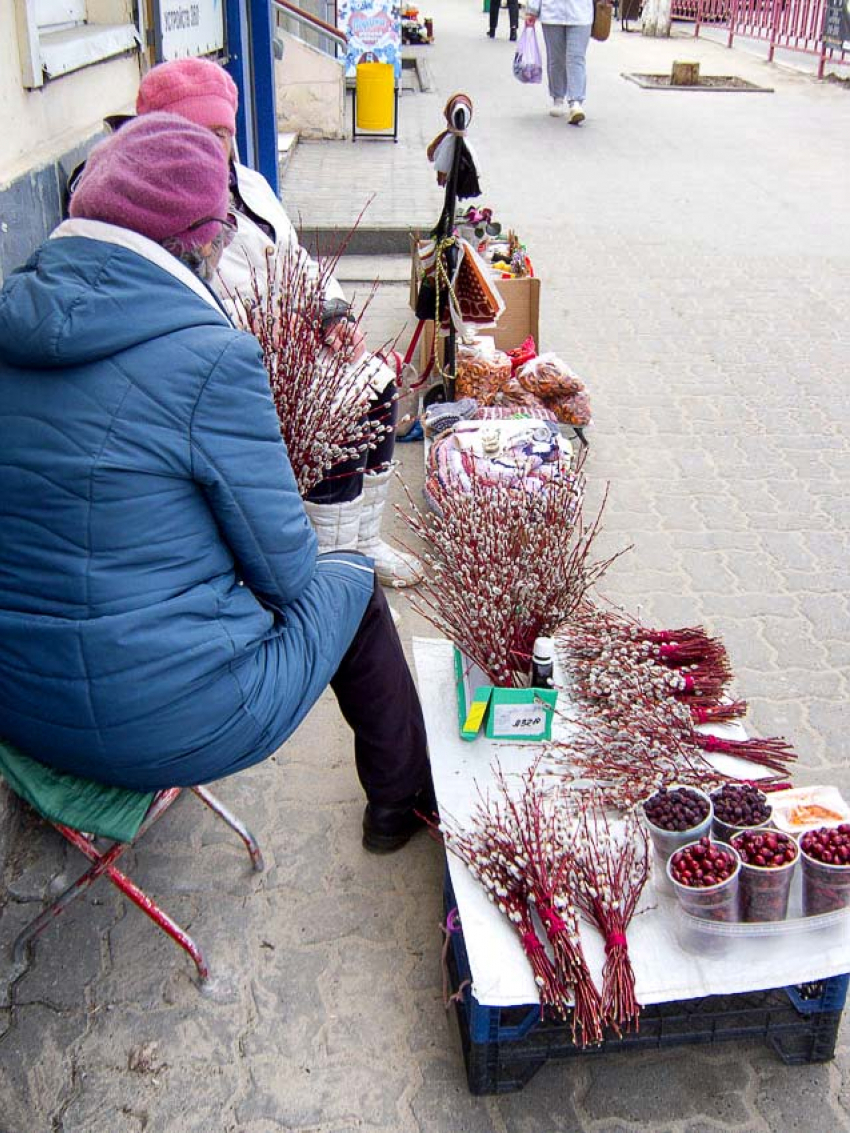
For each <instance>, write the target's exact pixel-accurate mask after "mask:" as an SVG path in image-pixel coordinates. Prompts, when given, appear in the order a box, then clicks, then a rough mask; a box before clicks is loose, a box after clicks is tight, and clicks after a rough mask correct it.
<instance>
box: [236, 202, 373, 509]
mask: <svg viewBox="0 0 850 1133" xmlns="http://www.w3.org/2000/svg"><path fill="white" fill-rule="evenodd" d="M362 215H363V214H362V212H361V216H362ZM359 221H360V217H358V219H357V221H356V222H355V225H354V228H353V229H352V230H351V232H350V233H349V234H348V237H347V238H346V239H344V240H343V242H342V244H341V245H340V248H339V250H338V251H337V252H336V253H335V254H334V255H331V256H327V257H322V258H320V259H319V261H318V263H316V261H311V260H310V258H309V257H308V256H307V255H306V253H305V252H304V250H303V248H301V246H300V245H299V244H297V243H292V244H288V245H287V246H286V247H285V248H284V249H282V250H280V251H278V253H277V254H274V253H271V252H270V253H269V255H268V256H267V258H266V263H265V267H264V269H263V270H261V271H254V270H252V273H251V286H250V288H249V291H248V294H231V295H230V298H231V301H232V302H233V304H234V306H235V308H236V311H237V319H238V321H239V322H241V323H242V325H244V326H245V327H246V329H248V330H250V331H251V332H252V333H253V334H254V335H255V336H256V338H257V341H258V343H259V345H260V349H261V350H262V354H263V361H264V363H265V366H266V370H267V371H268V374H269V383H270V385H271V391H272V396H273V398H274V402H275V407H276V409H277V413H278V417H279V419H280V430H281V434H282V436H283V439H284V441H285V442H286V447H287V450H288V453H289V459H290V463H291V465H292V468H293V471H294V473H295V478H296V481H297V483H298V489H299V491H300V493H301V495H302V496H306V495H307V493H308V492H309V491H310V489H311V488H313V487H315V485H316V484H318V483H319V481H320V480H322V479H324V478H325V476H326V474H327V472H328V471H329V470H330V469H331V468H333V467H334V466H335V465H337V464H340V463H343V462H344V461H347V460H349V459H352V458H354V457H356V456H357V455H358V454H360V453H362V452H363V451H364V450H366V449H368V448H374V447H375V446H376V444H377V443H378V441H379V440H380V438H381V436H382V435H383V434H384V433H385V432H387V431H388V428H389V426H388V425H385V424H381V423H375V422H370V421H369V418H368V412H369V408H370V402H371V395H372V387H371V382H370V377H371V374H372V372H373V370H374V368H375V367H376V366H377V365H379V362H378V360H377V359H374V358H372V357H371V356H369V355H367V356H366V357H365V358H361V359H360V360H358V361H357V362H354V361H353V351H354V344H353V340H352V334H354V333H356V332H359V330H360V325H361V321H362V318H363V314H364V313H365V310H366V307H367V306H368V303H369V301H371V298H372V295H374V291H375V288H373V289H372V294H371V295H370V296H369V299H367V302H366V303H365V304H364V305H363V307H362V308H361V310H360V311H359V313H358V314H357V316H356V319H355V321H354V323H349V324H347V326H348V328H349V331H350V332H351V333H349V335H348V336H346V341H344V342H342V343H340V345H339V347H338V348H334V349H331V348H329V347H328V345H327V342H326V338H327V333H326V330H325V329H323V326H322V312H323V308H324V306H325V295H326V292H327V291H328V288H329V285H330V284H331V281H332V279H333V274H334V270H335V268H336V266H337V263H338V261H339V257H340V255H341V254H342V252H343V251H344V250H345V247H346V246H347V243H348V241H349V240H350V238H351V235H352V234H353V232H354V229H355V228H356V227H357V224H358V223H359Z"/></svg>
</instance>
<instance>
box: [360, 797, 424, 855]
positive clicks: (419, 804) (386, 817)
mask: <svg viewBox="0 0 850 1133" xmlns="http://www.w3.org/2000/svg"><path fill="white" fill-rule="evenodd" d="M438 819H439V816H438V814H437V800H436V798H435V797H434V788H433V786H432V785H431V783H430V782H429V783H428V785H427V786H425V787H423V788H422V789H421V790H419V791H417V792H416V794H415V795H414V796H413V797H412V798H411V799H408V800H407V801H406V802H404V803H400V804H399V805H398V806H375V805H374V804H373V803H367V804H366V809H365V810H364V812H363V848H364V849H365V850H368V851H369V852H370V853H372V854H391V853H393V851H395V850H400V849H401V847H402V846H406V845H407V843H408V842H409V841H410V839H411V838H412V837H413V835H414V834H416V833H417V832H418V831H419V830H422V829H423V828H424V827H425V826H427V824H428V821H433V822H436V821H438Z"/></svg>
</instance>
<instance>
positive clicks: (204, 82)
mask: <svg viewBox="0 0 850 1133" xmlns="http://www.w3.org/2000/svg"><path fill="white" fill-rule="evenodd" d="M238 105H239V92H238V91H237V89H236V83H234V81H233V79H231V77H230V75H228V73H227V71H225V70H224V68H223V67H220V66H219V65H218V63H213V61H212V60H211V59H175V60H174V61H173V62H171V63H160V64H159V66H158V67H153V68H152V69H151V70H150V71H148V73H147V74H146V75H145V77H144V78H143V79H142V82H141V85H140V86H139V93H138V96H137V98H136V112H137V113H138V114H147V113H149V112H150V111H151V110H167V111H168V113H169V114H179V115H180V116H181V117H182V118H188V119H189V121H190V122H196V123H197V124H198V125H199V126H205V127H206V128H207V129H208V130H214V129H215V128H216V127H217V126H224V127H225V128H226V129H228V130H229V131H230V133H231V134H235V133H236V107H237V106H238Z"/></svg>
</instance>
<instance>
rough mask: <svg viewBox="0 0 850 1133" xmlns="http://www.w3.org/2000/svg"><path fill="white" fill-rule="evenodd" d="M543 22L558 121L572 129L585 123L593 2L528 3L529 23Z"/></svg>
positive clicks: (534, 0)
mask: <svg viewBox="0 0 850 1133" xmlns="http://www.w3.org/2000/svg"><path fill="white" fill-rule="evenodd" d="M538 20H540V23H541V24H542V26H543V42H544V43H545V44H546V73H547V77H548V79H549V94H550V95H551V96H552V106H551V107H550V109H549V113H550V114H551V115H552V116H553V117H554V118H566V119H567V121H568V122H569V124H570V125H571V126H580V125H581V123H582V122H583V121H584V119H585V113H584V100H585V97H586V95H587V47H588V44H589V43H590V29H591V27H592V26H593V0H528V2H527V4H526V23H527V24H531V25H532V26H533V25H534V24H535V23H536V22H537V21H538Z"/></svg>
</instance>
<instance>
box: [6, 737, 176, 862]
mask: <svg viewBox="0 0 850 1133" xmlns="http://www.w3.org/2000/svg"><path fill="white" fill-rule="evenodd" d="M0 775H2V776H3V778H4V779H5V780H6V782H7V783H8V784H9V786H10V787H11V788H12V790H13V791H14V792H15V794H16V795H20V797H21V798H22V799H26V801H27V802H28V803H29V804H30V806H32V807H35V809H36V810H37V811H38V813H39V814H40V815H42V816H43V817H44V818H47V819H49V820H50V821H51V822H61V823H62V824H63V826H70V827H72V828H73V829H74V830H85V831H87V832H88V833H89V834H99V835H101V836H102V837H104V838H114V839H115V841H117V842H131V841H132V840H133V839H134V838H135V837H136V834H137V833H138V832H139V827H140V826H141V825H142V821H143V819H144V817H145V815H146V814H147V812H148V808H149V807H150V805H151V803H152V802H153V799H154V796H155V794H156V792H155V791H146V792H144V793H142V792H139V791H128V790H127V789H126V788H125V787H107V786H105V785H104V784H103V783H94V782H92V780H91V779H78V778H77V777H76V775H66V774H64V773H63V772H61V771H54V770H53V768H52V767H45V765H44V764H43V763H38V762H37V761H36V760H35V759H30V758H29V756H27V755H24V753H23V752H22V751H19V750H18V749H17V748H15V747H12V745H11V744H9V743H6V742H5V740H0Z"/></svg>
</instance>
